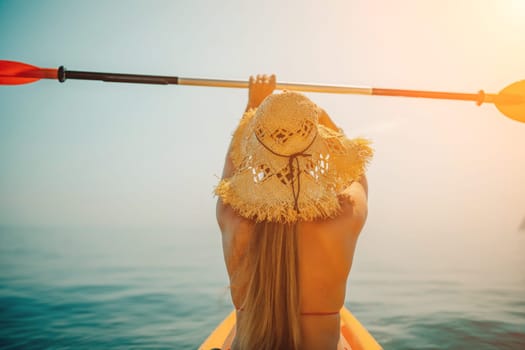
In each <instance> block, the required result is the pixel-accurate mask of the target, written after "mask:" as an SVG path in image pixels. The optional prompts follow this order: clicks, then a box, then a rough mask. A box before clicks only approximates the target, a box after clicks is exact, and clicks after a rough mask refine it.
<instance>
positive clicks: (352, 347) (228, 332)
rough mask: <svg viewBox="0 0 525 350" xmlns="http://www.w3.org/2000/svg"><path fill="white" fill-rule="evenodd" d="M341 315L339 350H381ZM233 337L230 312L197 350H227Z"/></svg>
mask: <svg viewBox="0 0 525 350" xmlns="http://www.w3.org/2000/svg"><path fill="white" fill-rule="evenodd" d="M340 314H341V338H340V339H341V340H340V341H339V343H340V344H339V348H338V349H341V350H381V349H383V348H382V347H381V346H380V345H379V344H378V343H377V341H376V340H375V339H374V337H372V336H371V335H370V333H368V331H367V330H366V328H365V327H363V325H362V324H361V323H360V322H359V321H358V320H357V319H356V318H355V317H354V315H352V313H350V311H348V309H347V308H346V307H343V308H342V309H341V311H340ZM234 336H235V311H232V312H231V313H230V314H229V315H228V316H227V317H226V318H225V319H224V320H223V321H222V322H221V323H220V324H219V326H218V327H217V328H216V329H215V330H214V331H213V332H212V333H211V334H210V336H209V337H208V339H206V340H205V341H204V343H202V345H201V346H200V347H199V350H211V349H222V350H229V349H230V346H231V342H232V340H233V337H234Z"/></svg>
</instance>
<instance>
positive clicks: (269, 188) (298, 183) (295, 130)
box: [215, 92, 372, 223]
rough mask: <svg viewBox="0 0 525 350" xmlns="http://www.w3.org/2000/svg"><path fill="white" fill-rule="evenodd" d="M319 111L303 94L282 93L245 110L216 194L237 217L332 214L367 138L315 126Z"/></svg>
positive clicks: (360, 162)
mask: <svg viewBox="0 0 525 350" xmlns="http://www.w3.org/2000/svg"><path fill="white" fill-rule="evenodd" d="M321 113H322V110H321V109H320V108H319V107H318V106H317V105H315V104H314V103H313V102H312V101H310V100H309V99H308V98H307V97H306V96H304V95H302V94H299V93H296V92H283V93H281V94H272V95H270V96H268V97H267V98H266V99H265V100H264V101H263V102H262V103H261V105H260V106H259V108H257V109H251V110H249V111H247V112H246V113H245V114H244V115H243V117H242V119H241V121H240V123H239V126H238V127H237V130H235V132H234V134H233V138H232V142H231V148H230V157H231V160H232V162H233V165H234V167H235V170H234V171H233V174H232V176H231V177H229V178H224V179H222V180H221V181H220V183H219V185H218V186H217V187H216V189H215V193H216V194H217V195H218V196H219V197H220V198H221V199H222V201H223V202H224V203H226V204H228V205H230V206H231V207H233V209H234V210H235V211H236V212H237V213H238V214H239V215H241V216H243V217H246V218H249V219H252V220H255V221H265V220H266V221H273V222H286V223H290V222H295V221H298V220H306V221H310V220H315V219H323V218H330V217H334V216H336V215H337V214H338V213H339V211H340V203H339V196H340V195H341V191H342V190H343V189H345V188H346V187H348V186H349V185H350V184H351V183H352V182H353V181H354V180H357V179H358V178H359V177H360V176H361V175H362V174H363V173H364V168H365V166H366V164H367V162H368V161H369V159H370V158H371V156H372V150H371V149H370V147H369V146H368V144H369V142H368V141H367V140H364V139H347V138H346V137H345V135H344V134H343V133H342V132H339V131H335V130H332V129H330V128H328V127H325V126H324V125H322V124H319V118H320V116H321Z"/></svg>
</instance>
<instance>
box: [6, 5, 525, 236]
mask: <svg viewBox="0 0 525 350" xmlns="http://www.w3.org/2000/svg"><path fill="white" fill-rule="evenodd" d="M524 40H525V2H524V1H521V0H493V1H488V0H486V1H482V0H477V1H476V0H472V1H469V0H428V1H419V0H398V1H387V0H384V1H378V0H376V1H371V0H367V1H365V0H361V1H316V2H314V1H257V2H252V1H241V0H239V1H215V0H208V1H198V0H197V1H195V0H191V1H190V0H187V1H182V0H180V1H93V0H92V1H65V0H64V1H20V0H19V1H14V0H13V1H5V0H0V59H7V60H15V61H22V62H27V63H31V64H34V65H37V66H40V67H58V66H60V65H65V66H66V67H67V68H69V69H71V70H91V71H108V72H125V73H143V74H163V75H179V76H183V77H208V78H219V79H220V78H223V79H247V78H248V76H249V75H250V74H257V73H275V74H276V75H277V79H278V80H279V81H283V82H286V81H291V82H312V83H326V84H354V85H369V86H376V87H386V88H407V89H412V88H413V89H429V90H450V91H464V92H477V91H478V90H479V89H484V90H485V91H487V92H498V91H499V90H501V89H502V88H503V87H505V86H506V85H508V84H510V83H511V82H514V81H516V80H521V79H525V66H524V62H525V45H524V42H525V41H524ZM308 96H309V97H310V98H311V99H312V100H314V102H316V103H318V104H319V105H321V106H322V107H324V108H325V109H326V110H327V111H328V112H329V114H331V115H332V116H333V119H334V120H335V121H336V123H338V124H340V125H341V126H342V127H343V128H344V129H345V131H346V133H347V135H349V136H365V137H368V138H370V139H372V140H373V143H374V148H375V151H376V156H375V158H374V160H373V162H372V164H371V165H370V168H369V173H368V176H369V183H370V214H369V222H368V224H367V230H368V231H369V232H371V233H370V234H371V235H372V236H373V235H374V233H375V234H376V235H378V237H379V235H380V234H381V235H384V234H385V233H391V232H392V231H395V232H401V233H403V234H404V235H405V237H408V238H407V239H409V238H410V237H415V236H418V237H425V234H426V233H425V232H433V233H428V235H431V234H433V235H434V236H433V237H434V239H435V240H436V241H439V235H440V234H442V233H443V232H447V233H449V234H451V235H454V234H457V233H463V234H467V235H468V234H472V235H474V234H476V235H477V234H486V233H488V232H506V231H509V230H511V231H512V230H518V227H519V225H520V223H521V222H522V220H523V217H524V216H525V184H524V180H523V179H525V124H520V123H517V122H515V121H512V120H509V119H507V118H505V117H504V116H503V115H501V114H500V113H499V112H498V111H497V110H496V109H495V108H494V107H493V106H491V105H486V106H481V107H477V106H476V105H475V104H474V103H470V102H449V101H432V100H415V99H404V98H388V97H367V96H343V95H323V94H313V93H312V94H308ZM245 103H246V90H235V89H219V88H204V87H184V86H181V87H177V86H153V85H152V86H147V85H131V84H110V83H101V82H82V81H74V80H70V81H67V82H66V83H64V84H60V83H58V82H56V81H41V82H38V83H35V84H30V85H23V86H11V87H0V223H1V224H13V225H51V226H68V225H73V226H104V227H161V228H189V227H198V228H203V229H207V228H214V227H215V213H214V206H215V199H214V198H213V195H212V191H213V187H214V186H215V184H216V183H217V181H218V176H219V175H220V174H221V171H222V162H223V159H224V152H225V150H226V147H227V145H228V142H229V138H230V135H231V132H232V131H233V130H234V128H235V125H236V122H237V121H238V119H239V117H240V115H241V113H242V111H243V109H244V107H245ZM480 232H481V233H480ZM422 239H425V238H422Z"/></svg>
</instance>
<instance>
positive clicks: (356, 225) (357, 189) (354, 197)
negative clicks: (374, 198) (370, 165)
mask: <svg viewBox="0 0 525 350" xmlns="http://www.w3.org/2000/svg"><path fill="white" fill-rule="evenodd" d="M341 197H342V198H341V206H342V210H343V215H344V217H345V218H344V219H345V220H347V225H345V226H347V228H348V229H350V230H351V231H352V233H354V234H359V233H360V232H361V230H362V228H363V226H364V225H365V222H366V218H367V216H368V182H367V180H366V176H365V175H362V176H361V177H360V179H359V180H357V181H354V182H353V183H352V184H351V185H350V186H348V187H347V188H346V189H345V190H344V191H343V192H342V193H341Z"/></svg>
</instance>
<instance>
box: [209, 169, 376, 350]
mask: <svg viewBox="0 0 525 350" xmlns="http://www.w3.org/2000/svg"><path fill="white" fill-rule="evenodd" d="M348 198H351V199H350V200H349V199H348ZM341 207H342V211H341V214H340V215H339V216H337V217H335V218H333V219H328V220H319V221H311V222H299V223H298V233H299V239H298V253H299V286H300V291H301V302H300V305H301V313H302V314H303V315H302V316H301V332H302V335H301V338H302V339H301V340H302V342H301V343H302V344H303V345H302V347H301V348H302V349H336V348H337V343H338V339H339V322H340V320H339V314H338V311H339V310H340V309H341V308H342V307H343V304H344V300H345V294H346V282H347V278H348V274H349V272H350V269H351V266H352V259H353V256H354V251H355V247H356V243H357V238H358V236H359V233H360V231H361V229H362V227H363V225H364V223H365V221H366V216H367V184H366V179H365V178H364V177H363V178H362V179H361V180H360V181H359V182H354V183H353V184H352V185H350V186H349V187H348V188H347V189H346V190H345V193H344V196H341ZM217 219H218V222H219V226H220V227H221V231H222V242H223V251H224V258H225V262H226V267H227V270H228V274H229V276H230V282H231V295H232V300H233V303H234V305H235V307H236V308H237V309H239V308H240V307H241V305H242V303H243V299H244V292H245V290H244V288H243V286H244V285H246V283H247V282H248V276H242V275H239V274H238V273H237V272H238V271H239V268H240V266H241V264H242V259H243V258H244V257H245V253H246V252H247V251H248V248H249V244H250V240H251V238H252V235H253V229H254V223H253V222H251V221H249V220H247V219H245V218H242V217H240V216H238V215H237V214H236V213H235V212H234V211H233V209H232V208H231V207H229V206H227V205H224V204H222V202H221V201H219V202H218V204H217ZM234 275H235V277H236V279H235V281H233V276H234ZM238 322H242V311H241V312H238Z"/></svg>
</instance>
